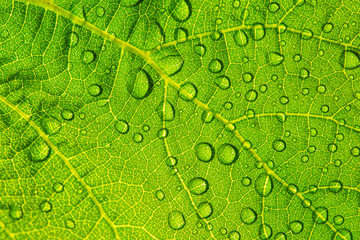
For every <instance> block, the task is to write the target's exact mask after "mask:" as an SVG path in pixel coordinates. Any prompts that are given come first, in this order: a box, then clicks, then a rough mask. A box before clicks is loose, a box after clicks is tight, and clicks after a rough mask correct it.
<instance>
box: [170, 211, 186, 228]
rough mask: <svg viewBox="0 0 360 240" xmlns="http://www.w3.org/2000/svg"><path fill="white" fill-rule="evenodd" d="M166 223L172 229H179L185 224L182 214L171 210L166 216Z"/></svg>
mask: <svg viewBox="0 0 360 240" xmlns="http://www.w3.org/2000/svg"><path fill="white" fill-rule="evenodd" d="M168 223H169V226H170V228H171V229H173V230H180V229H182V228H183V227H184V226H185V224H186V222H185V218H184V215H183V214H182V213H181V212H180V211H172V212H171V213H170V214H169V216H168Z"/></svg>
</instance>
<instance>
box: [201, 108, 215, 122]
mask: <svg viewBox="0 0 360 240" xmlns="http://www.w3.org/2000/svg"><path fill="white" fill-rule="evenodd" d="M213 119H214V114H213V113H212V112H207V111H205V110H204V111H203V113H202V114H201V121H202V122H203V123H211V122H212V120H213Z"/></svg>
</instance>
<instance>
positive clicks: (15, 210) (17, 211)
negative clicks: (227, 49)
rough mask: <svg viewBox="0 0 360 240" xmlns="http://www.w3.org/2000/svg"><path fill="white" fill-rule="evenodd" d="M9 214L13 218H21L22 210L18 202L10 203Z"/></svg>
mask: <svg viewBox="0 0 360 240" xmlns="http://www.w3.org/2000/svg"><path fill="white" fill-rule="evenodd" d="M9 215H10V217H11V218H12V219H14V220H19V219H21V218H22V217H23V216H24V212H23V209H22V207H21V205H20V204H18V203H16V204H13V205H11V206H10V211H9Z"/></svg>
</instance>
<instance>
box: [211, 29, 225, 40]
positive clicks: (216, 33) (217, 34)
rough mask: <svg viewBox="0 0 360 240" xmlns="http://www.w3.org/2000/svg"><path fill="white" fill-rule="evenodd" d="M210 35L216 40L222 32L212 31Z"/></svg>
mask: <svg viewBox="0 0 360 240" xmlns="http://www.w3.org/2000/svg"><path fill="white" fill-rule="evenodd" d="M210 37H211V39H212V40H214V41H218V40H220V38H221V37H222V33H221V32H219V31H215V32H213V34H211V36H210Z"/></svg>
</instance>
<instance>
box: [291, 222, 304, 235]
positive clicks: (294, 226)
mask: <svg viewBox="0 0 360 240" xmlns="http://www.w3.org/2000/svg"><path fill="white" fill-rule="evenodd" d="M303 229H304V224H303V223H302V222H300V221H293V222H291V223H290V230H291V231H292V232H293V233H294V234H299V233H301V232H302V230H303Z"/></svg>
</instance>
